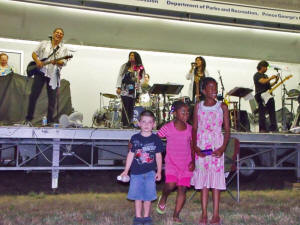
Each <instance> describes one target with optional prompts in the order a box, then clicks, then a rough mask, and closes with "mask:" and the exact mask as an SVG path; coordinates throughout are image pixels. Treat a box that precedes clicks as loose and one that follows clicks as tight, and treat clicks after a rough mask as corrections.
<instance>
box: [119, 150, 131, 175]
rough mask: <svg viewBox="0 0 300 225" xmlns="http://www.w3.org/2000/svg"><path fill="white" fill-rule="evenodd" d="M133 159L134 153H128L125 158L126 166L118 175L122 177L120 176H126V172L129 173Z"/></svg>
mask: <svg viewBox="0 0 300 225" xmlns="http://www.w3.org/2000/svg"><path fill="white" fill-rule="evenodd" d="M133 158H134V153H133V152H131V151H130V152H128V154H127V158H126V166H125V169H124V171H123V172H122V173H121V174H120V176H121V177H122V176H128V172H129V169H130V167H131V164H132V161H133Z"/></svg>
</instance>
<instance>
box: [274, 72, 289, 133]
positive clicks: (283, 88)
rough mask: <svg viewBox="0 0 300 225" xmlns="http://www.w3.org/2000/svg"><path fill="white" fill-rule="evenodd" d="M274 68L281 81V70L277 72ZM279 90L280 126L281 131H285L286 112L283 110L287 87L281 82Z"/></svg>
mask: <svg viewBox="0 0 300 225" xmlns="http://www.w3.org/2000/svg"><path fill="white" fill-rule="evenodd" d="M275 70H276V71H277V76H278V77H279V79H280V81H282V76H281V75H282V74H281V73H282V71H280V72H279V69H278V68H275ZM281 92H283V94H282V98H281V99H282V100H281V105H282V110H281V126H282V131H286V130H287V124H286V114H285V112H284V109H285V96H286V94H287V89H286V87H285V84H284V83H282V88H281Z"/></svg>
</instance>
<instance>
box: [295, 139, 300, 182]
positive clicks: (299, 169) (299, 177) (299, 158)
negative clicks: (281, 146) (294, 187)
mask: <svg viewBox="0 0 300 225" xmlns="http://www.w3.org/2000/svg"><path fill="white" fill-rule="evenodd" d="M297 146H298V147H297V172H296V173H297V182H298V183H300V144H298V145H297Z"/></svg>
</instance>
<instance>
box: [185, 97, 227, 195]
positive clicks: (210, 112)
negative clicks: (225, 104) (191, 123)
mask: <svg viewBox="0 0 300 225" xmlns="http://www.w3.org/2000/svg"><path fill="white" fill-rule="evenodd" d="M221 104H222V102H217V103H216V104H215V105H214V106H204V102H203V101H202V102H200V103H198V130H197V146H198V147H199V148H200V149H201V150H205V149H213V151H215V150H217V149H218V148H219V147H221V146H222V144H223V141H224V137H223V134H222V123H223V110H222V108H221ZM191 185H193V186H195V189H203V188H205V187H206V188H215V189H219V190H225V189H226V185H225V175H224V154H223V155H222V157H220V158H217V157H214V156H206V157H203V158H202V157H199V156H197V155H196V160H195V170H194V172H193V177H192V179H191Z"/></svg>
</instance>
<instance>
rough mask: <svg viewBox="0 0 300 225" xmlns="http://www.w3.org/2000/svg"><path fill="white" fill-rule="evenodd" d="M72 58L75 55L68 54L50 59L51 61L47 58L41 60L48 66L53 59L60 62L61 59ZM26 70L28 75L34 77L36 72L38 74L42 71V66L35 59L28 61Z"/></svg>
mask: <svg viewBox="0 0 300 225" xmlns="http://www.w3.org/2000/svg"><path fill="white" fill-rule="evenodd" d="M71 58H73V55H66V56H63V57H60V58H57V59H54V60H49V61H46V59H42V60H41V61H42V62H43V64H44V66H46V65H48V64H50V63H52V62H53V61H54V62H58V61H59V60H62V59H71ZM26 72H27V76H28V77H32V76H33V75H34V74H38V73H39V72H40V68H38V66H37V65H36V63H35V61H31V62H30V63H28V66H27V70H26Z"/></svg>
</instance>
